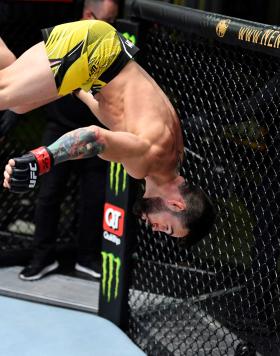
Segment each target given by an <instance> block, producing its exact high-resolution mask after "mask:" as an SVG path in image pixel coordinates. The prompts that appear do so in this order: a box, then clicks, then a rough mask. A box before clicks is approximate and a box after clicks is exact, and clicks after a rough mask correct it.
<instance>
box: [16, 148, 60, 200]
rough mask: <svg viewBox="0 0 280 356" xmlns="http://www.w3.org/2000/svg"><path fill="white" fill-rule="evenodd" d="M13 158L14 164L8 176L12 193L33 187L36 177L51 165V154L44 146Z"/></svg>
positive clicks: (47, 170) (22, 191)
mask: <svg viewBox="0 0 280 356" xmlns="http://www.w3.org/2000/svg"><path fill="white" fill-rule="evenodd" d="M13 160H14V161H15V166H14V167H13V172H12V174H11V178H10V186H11V188H10V191H11V192H13V193H25V192H28V191H29V190H30V189H33V188H34V187H35V185H36V182H37V180H38V177H39V176H40V175H42V174H45V173H47V172H49V171H50V169H51V167H52V166H53V155H52V153H51V152H50V151H49V150H48V148H47V147H45V146H42V147H39V148H37V149H35V150H32V151H30V152H29V153H27V154H25V155H23V156H22V157H17V158H13Z"/></svg>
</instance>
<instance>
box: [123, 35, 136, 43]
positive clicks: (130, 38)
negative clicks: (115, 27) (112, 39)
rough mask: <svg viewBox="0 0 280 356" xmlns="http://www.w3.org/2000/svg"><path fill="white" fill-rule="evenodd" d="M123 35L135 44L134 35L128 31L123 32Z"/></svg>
mask: <svg viewBox="0 0 280 356" xmlns="http://www.w3.org/2000/svg"><path fill="white" fill-rule="evenodd" d="M123 37H124V38H126V39H127V40H129V41H130V42H132V43H133V44H134V45H135V44H136V37H135V36H134V35H130V34H129V33H128V32H125V33H123Z"/></svg>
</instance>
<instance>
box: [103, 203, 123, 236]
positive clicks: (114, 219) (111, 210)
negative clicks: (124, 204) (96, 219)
mask: <svg viewBox="0 0 280 356" xmlns="http://www.w3.org/2000/svg"><path fill="white" fill-rule="evenodd" d="M123 227H124V210H123V209H121V208H119V207H117V206H114V205H111V204H109V203H105V206H104V219H103V229H104V230H105V231H108V232H111V233H112V234H114V235H117V236H122V234H123Z"/></svg>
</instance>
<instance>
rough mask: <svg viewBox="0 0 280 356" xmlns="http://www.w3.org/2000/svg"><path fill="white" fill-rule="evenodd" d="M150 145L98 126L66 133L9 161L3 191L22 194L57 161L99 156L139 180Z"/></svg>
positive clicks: (142, 173)
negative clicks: (116, 164) (124, 168)
mask: <svg viewBox="0 0 280 356" xmlns="http://www.w3.org/2000/svg"><path fill="white" fill-rule="evenodd" d="M150 150H151V144H150V143H149V142H148V141H147V140H144V139H143V138H141V137H139V136H137V135H134V134H132V133H129V132H112V131H109V130H106V129H103V128H101V127H98V126H89V127H85V128H80V129H77V130H74V131H70V132H68V133H66V134H65V135H63V136H61V137H60V138H59V139H58V140H57V141H56V142H54V143H53V144H51V145H50V146H48V147H39V148H37V149H35V150H32V151H31V152H29V153H28V154H26V155H23V156H21V157H17V158H14V159H10V160H9V162H8V164H7V165H6V167H5V172H4V183H3V186H4V187H5V188H9V189H11V191H13V192H16V193H22V192H25V191H28V190H29V189H32V188H34V186H35V184H36V181H37V178H38V175H42V174H45V173H47V172H49V171H50V169H51V168H52V166H53V165H56V164H59V163H61V162H65V161H69V160H75V159H82V158H89V157H93V156H96V155H98V156H100V157H101V158H103V159H105V160H109V161H114V162H121V163H122V164H123V165H124V166H125V167H126V169H127V171H128V173H129V174H131V175H132V176H133V177H135V178H143V177H144V176H145V172H146V171H147V169H148V167H149V164H150V160H149V152H150Z"/></svg>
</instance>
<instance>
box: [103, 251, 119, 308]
mask: <svg viewBox="0 0 280 356" xmlns="http://www.w3.org/2000/svg"><path fill="white" fill-rule="evenodd" d="M101 255H102V295H103V296H104V297H107V301H108V303H110V301H111V300H112V297H113V298H114V299H117V298H118V294H119V284H120V269H121V260H120V258H119V257H115V256H114V255H113V254H112V253H108V252H105V251H102V252H101Z"/></svg>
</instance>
